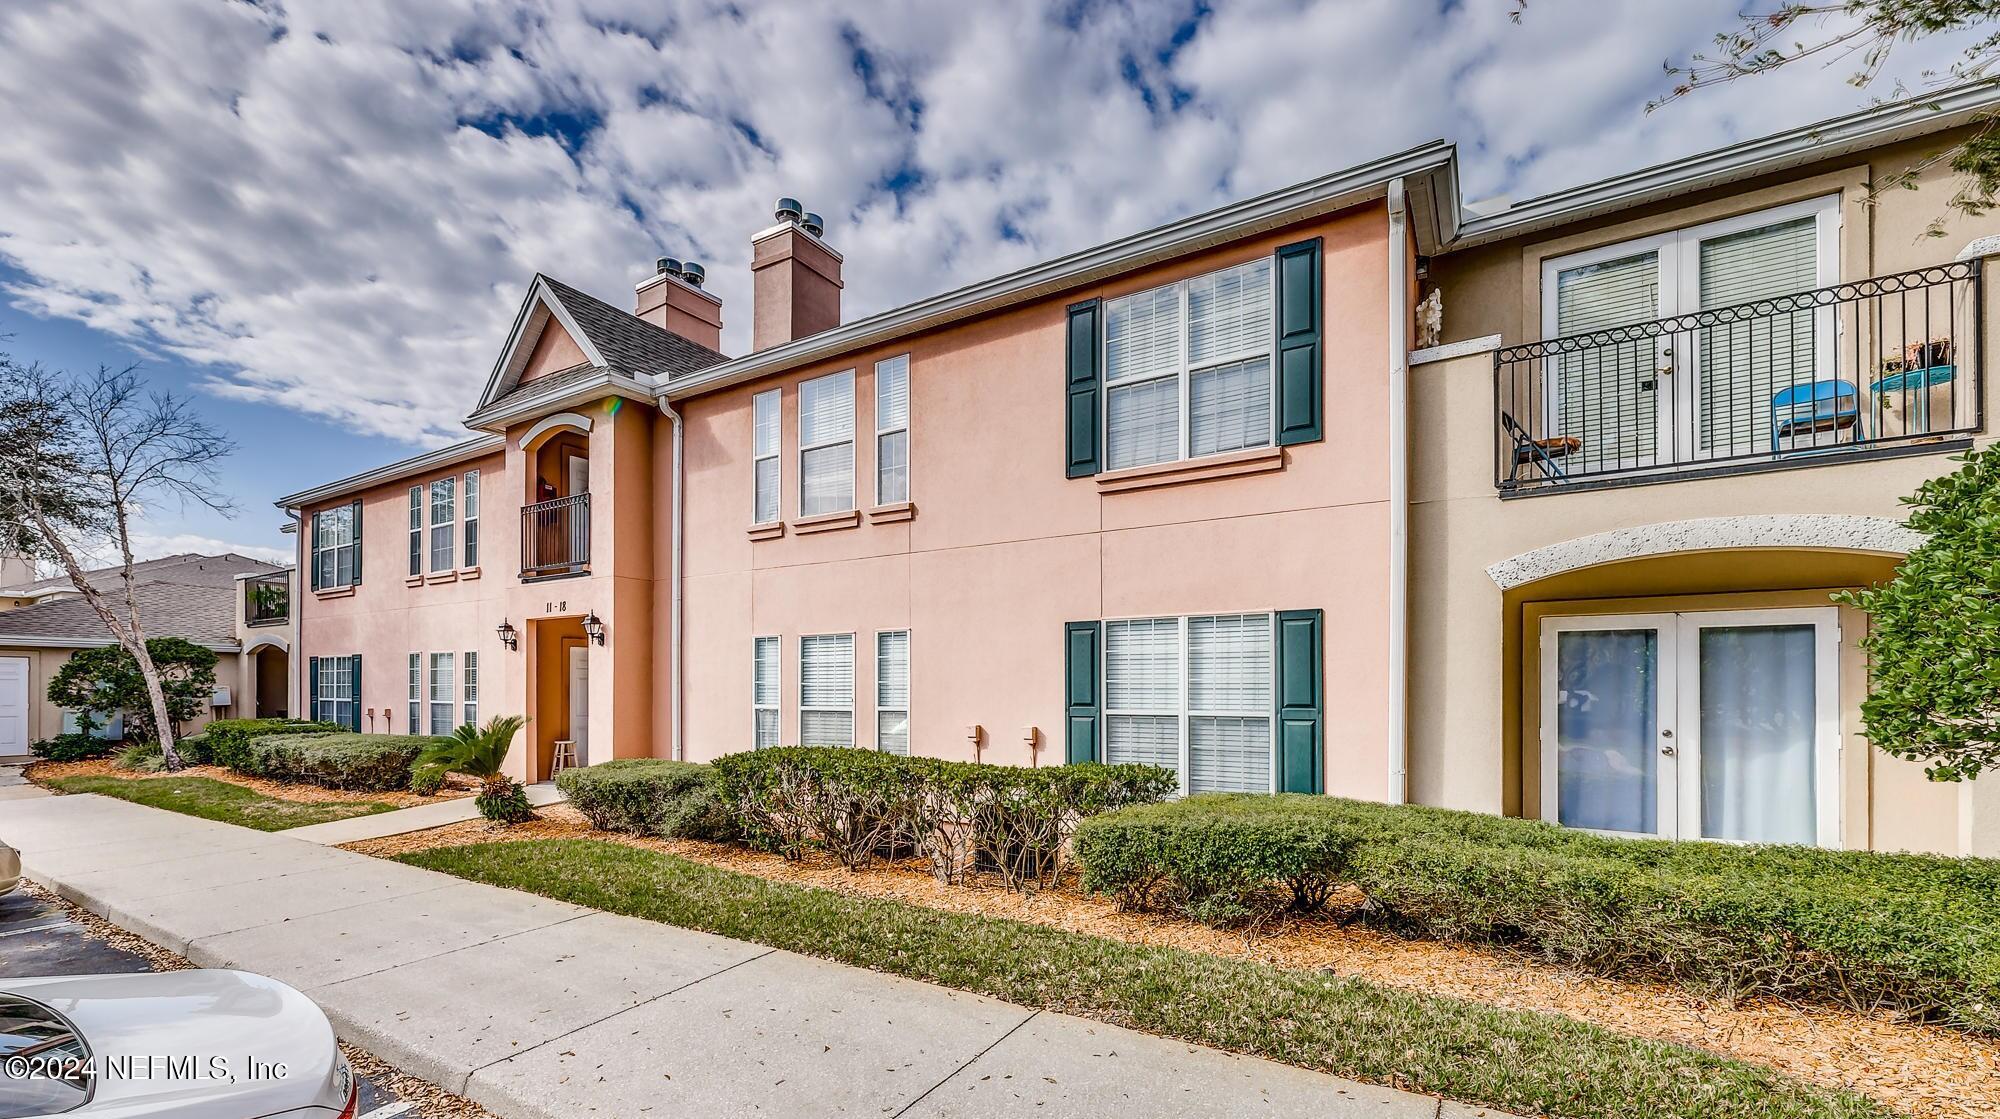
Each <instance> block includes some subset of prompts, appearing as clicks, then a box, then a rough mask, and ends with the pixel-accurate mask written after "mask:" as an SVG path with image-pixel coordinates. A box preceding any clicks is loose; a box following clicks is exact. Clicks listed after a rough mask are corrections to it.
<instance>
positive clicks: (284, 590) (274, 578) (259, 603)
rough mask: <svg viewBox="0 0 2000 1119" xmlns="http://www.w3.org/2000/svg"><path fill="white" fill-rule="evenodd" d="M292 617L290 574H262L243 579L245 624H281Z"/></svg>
mask: <svg viewBox="0 0 2000 1119" xmlns="http://www.w3.org/2000/svg"><path fill="white" fill-rule="evenodd" d="M291 618H292V580H291V576H290V575H262V576H258V577H256V578H254V579H245V580H243V624H244V625H246V626H281V625H284V624H285V623H286V622H288V621H290V620H291Z"/></svg>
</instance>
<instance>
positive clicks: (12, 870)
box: [0, 843, 21, 897]
mask: <svg viewBox="0 0 2000 1119" xmlns="http://www.w3.org/2000/svg"><path fill="white" fill-rule="evenodd" d="M20 884H21V853H20V852H19V851H16V850H14V849H13V848H12V847H9V846H7V845H6V844H5V843H0V897H4V896H5V895H7V894H11V893H13V892H14V887H16V886H18V885H20Z"/></svg>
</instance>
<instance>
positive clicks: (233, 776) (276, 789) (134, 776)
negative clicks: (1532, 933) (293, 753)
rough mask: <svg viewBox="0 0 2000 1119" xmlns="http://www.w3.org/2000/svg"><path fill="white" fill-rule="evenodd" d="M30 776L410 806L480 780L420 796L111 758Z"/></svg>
mask: <svg viewBox="0 0 2000 1119" xmlns="http://www.w3.org/2000/svg"><path fill="white" fill-rule="evenodd" d="M27 777H28V780H30V781H33V782H35V783H36V784H38V785H39V784H46V783H47V782H49V781H53V780H55V779H57V778H59V777H118V778H123V779H125V780H128V781H145V780H149V779H151V778H155V777H206V778H208V779H209V780H211V781H223V782H226V783H228V784H231V785H240V786H242V787H243V788H246V789H249V790H251V791H252V792H257V793H262V794H263V795H265V796H267V797H274V798H276V799H278V800H288V801H291V802H292V803H293V804H392V805H395V806H396V807H397V808H410V807H412V806H415V805H419V804H435V803H436V802H438V801H441V800H456V799H458V798H459V797H468V796H471V795H472V794H473V793H474V792H476V791H477V786H476V784H468V783H467V782H465V781H464V780H463V779H461V778H459V777H457V776H456V775H454V776H453V777H452V778H451V779H450V781H449V783H447V784H446V785H445V787H444V788H442V789H440V790H438V795H436V796H431V797H420V796H418V795H416V794H415V793H412V792H410V791H408V790H407V789H406V790H401V791H396V792H380V793H372V792H362V791H358V790H353V789H326V788H321V787H320V786H318V785H305V784H300V783H298V782H292V781H273V780H271V779H270V778H268V777H251V776H249V775H247V774H242V773H238V772H236V771H235V770H233V769H228V768H226V767H223V766H219V765H191V766H188V767H186V768H184V769H180V770H177V771H175V772H173V773H168V772H165V771H164V770H163V771H161V772H159V773H134V772H132V771H131V770H129V769H119V768H118V766H117V764H116V763H114V762H113V761H112V760H111V759H110V758H96V759H93V760H91V761H87V762H36V763H35V764H33V765H31V766H29V767H28V769H27Z"/></svg>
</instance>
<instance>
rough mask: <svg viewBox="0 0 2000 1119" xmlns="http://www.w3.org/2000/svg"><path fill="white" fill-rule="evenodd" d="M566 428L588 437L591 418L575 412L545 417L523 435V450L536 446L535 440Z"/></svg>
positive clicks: (558, 413)
mask: <svg viewBox="0 0 2000 1119" xmlns="http://www.w3.org/2000/svg"><path fill="white" fill-rule="evenodd" d="M565 427H566V428H570V429H572V430H575V431H581V432H583V433H584V434H586V435H588V434H589V433H590V417H589V416H581V415H578V414H577V413H575V412H557V413H556V414H555V415H553V416H544V417H542V418H541V419H539V420H537V421H535V426H533V427H531V428H529V429H528V430H526V431H524V432H522V433H521V444H520V446H521V449H522V450H524V451H525V450H527V449H528V448H529V447H531V446H533V445H534V443H535V440H537V439H540V438H541V437H542V436H544V435H547V434H548V433H549V432H551V431H556V430H558V429H560V428H565Z"/></svg>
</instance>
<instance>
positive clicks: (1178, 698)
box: [1104, 614, 1275, 793]
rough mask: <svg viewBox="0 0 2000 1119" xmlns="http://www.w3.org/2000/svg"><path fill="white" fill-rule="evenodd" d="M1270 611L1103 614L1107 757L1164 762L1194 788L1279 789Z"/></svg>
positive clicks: (1190, 789) (1191, 790) (1187, 788)
mask: <svg viewBox="0 0 2000 1119" xmlns="http://www.w3.org/2000/svg"><path fill="white" fill-rule="evenodd" d="M1273 644H1274V637H1273V620H1272V616H1271V615H1270V614H1220V615H1210V616H1201V617H1191V618H1140V619H1132V620H1124V621H1114V622H1106V623H1105V624H1104V713H1105V740H1104V759H1105V760H1106V761H1108V762H1143V763H1145V764H1148V765H1158V766H1165V767H1167V768H1168V769H1172V770H1173V771H1175V772H1176V773H1178V774H1180V777H1181V789H1182V791H1184V792H1189V793H1206V792H1259V793H1267V792H1271V791H1273V789H1274V788H1275V785H1274V772H1275V768H1274V765H1273V741H1274V740H1273V736H1272V721H1273V717H1274V715H1275V707H1274V704H1275V697H1274V694H1273V691H1274V689H1273V672H1272V669H1273V663H1272V658H1273Z"/></svg>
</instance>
